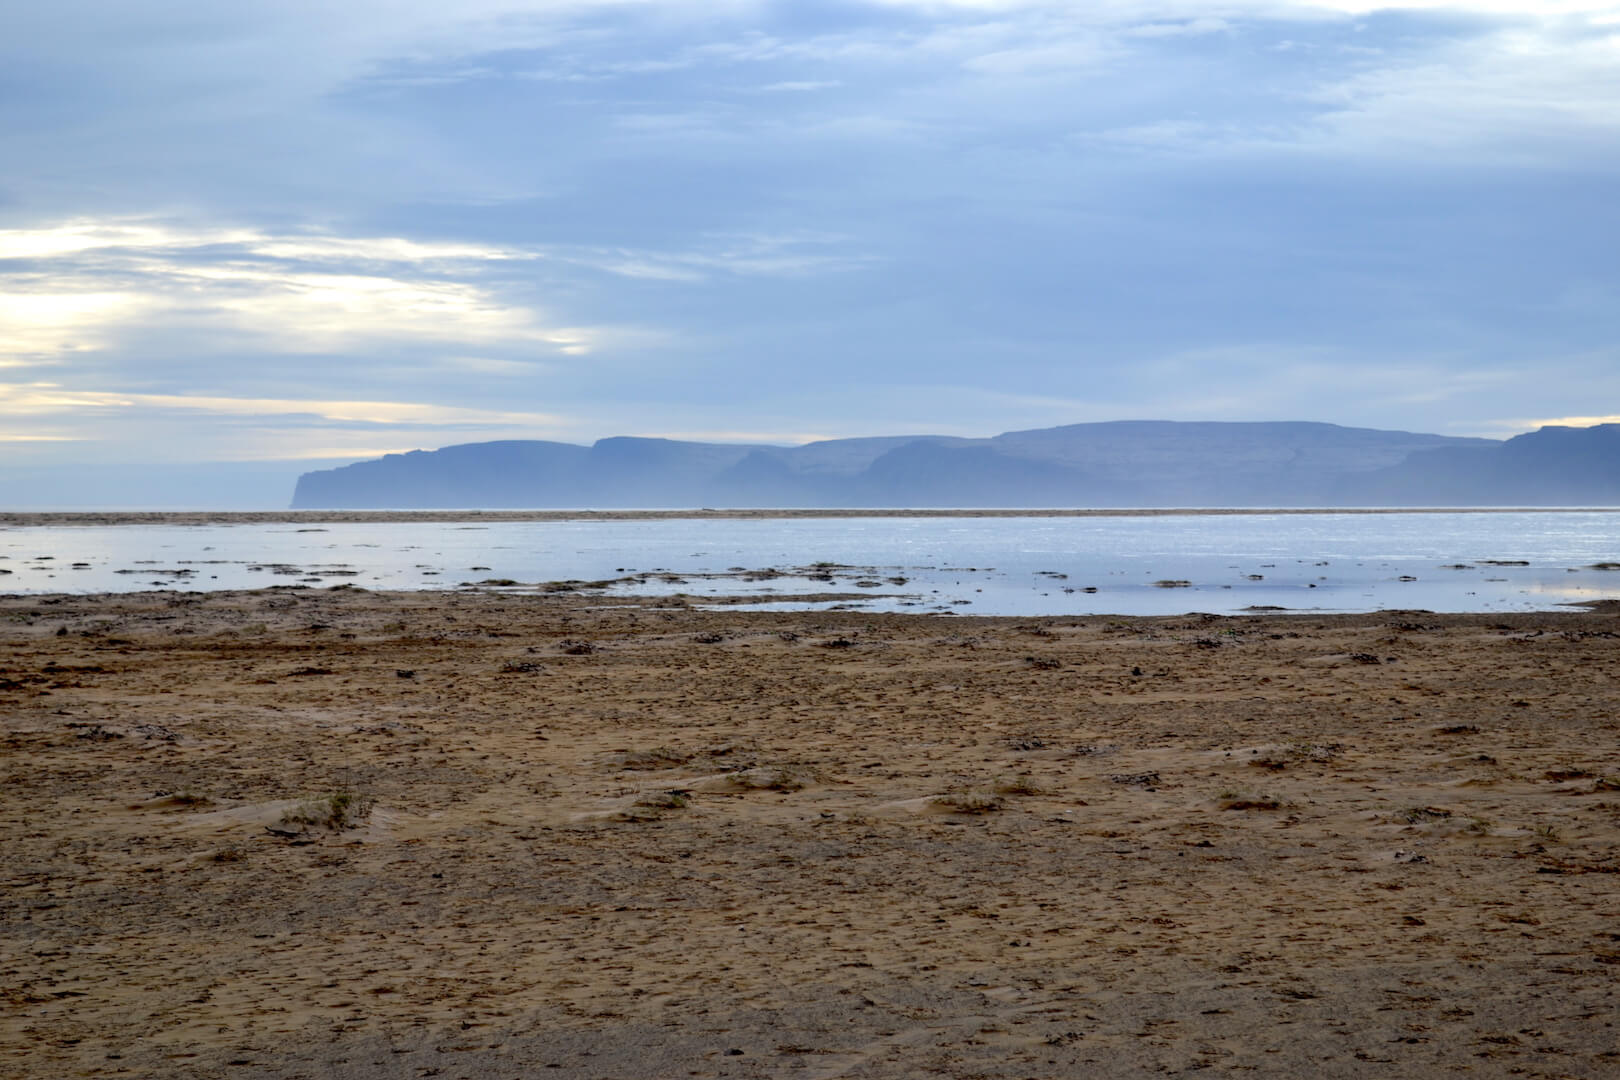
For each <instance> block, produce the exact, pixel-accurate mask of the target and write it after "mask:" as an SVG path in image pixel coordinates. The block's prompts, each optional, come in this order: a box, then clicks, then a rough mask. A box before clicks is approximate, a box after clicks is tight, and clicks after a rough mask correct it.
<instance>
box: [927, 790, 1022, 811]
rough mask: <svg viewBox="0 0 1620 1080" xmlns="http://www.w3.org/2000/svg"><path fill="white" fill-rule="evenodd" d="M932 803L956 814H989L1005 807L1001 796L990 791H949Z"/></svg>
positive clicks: (936, 796) (938, 796)
mask: <svg viewBox="0 0 1620 1080" xmlns="http://www.w3.org/2000/svg"><path fill="white" fill-rule="evenodd" d="M932 801H933V803H934V805H935V806H943V807H944V808H945V809H947V810H950V811H951V812H952V813H956V814H989V813H992V812H994V811H996V810H1000V809H1001V808H1002V806H1004V805H1005V804H1004V803H1003V802H1002V800H1001V797H1000V796H999V795H996V794H995V793H993V792H989V791H947V792H946V793H945V794H943V795H935V796H934V798H933V800H932Z"/></svg>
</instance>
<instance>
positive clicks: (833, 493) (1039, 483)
mask: <svg viewBox="0 0 1620 1080" xmlns="http://www.w3.org/2000/svg"><path fill="white" fill-rule="evenodd" d="M1617 451H1620V426H1616V425H1604V426H1602V427H1598V428H1580V429H1576V428H1543V429H1542V430H1540V431H1537V432H1533V433H1531V434H1528V435H1521V436H1519V437H1518V438H1515V439H1510V440H1508V441H1507V442H1498V441H1496V440H1492V439H1463V438H1452V437H1448V436H1443V435H1425V434H1415V433H1412V432H1404V431H1376V430H1371V429H1367V428H1347V427H1340V426H1338V425H1335V424H1316V423H1177V422H1171V421H1120V422H1115V423H1103V424H1072V425H1068V426H1065V427H1056V428H1044V429H1040V430H1035V431H1013V432H1007V433H1006V434H1003V435H997V436H995V437H994V438H988V439H963V438H955V437H950V436H937V435H896V436H883V437H877V438H863V439H832V440H827V441H824V442H817V443H810V444H808V445H805V446H796V447H783V446H759V445H755V446H746V445H736V444H729V443H728V444H716V443H696V442H682V441H678V440H674V439H642V438H624V437H620V438H611V439H602V440H601V441H599V442H597V443H595V444H594V445H592V446H588V447H586V446H575V445H572V444H569V443H556V442H540V441H534V442H528V441H505V442H489V443H469V444H465V445H461V446H450V447H445V448H444V449H442V450H433V451H423V450H418V451H413V452H411V453H409V454H390V455H388V456H387V457H384V458H380V459H377V460H374V461H363V462H359V463H357V464H354V465H348V466H344V467H343V468H338V469H328V470H323V471H320V472H311V473H306V474H304V475H303V476H302V477H300V478H299V481H298V486H297V490H296V492H295V494H294V496H293V507H294V508H296V509H337V508H353V509H365V508H421V509H427V508H451V509H456V508H461V509H468V508H490V509H495V508H517V507H692V506H717V507H718V506H728V507H749V506H759V507H764V506H809V507H839V506H848V507H861V506H942V507H967V506H983V507H1041V506H1049V507H1064V506H1331V505H1395V506H1401V505H1504V504H1521V505H1559V504H1596V503H1613V502H1620V453H1617Z"/></svg>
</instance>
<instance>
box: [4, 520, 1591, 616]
mask: <svg viewBox="0 0 1620 1080" xmlns="http://www.w3.org/2000/svg"><path fill="white" fill-rule="evenodd" d="M340 586H347V587H351V588H353V587H358V588H365V589H405V590H418V589H427V590H441V591H462V590H470V589H486V590H494V591H501V592H512V593H520V594H523V593H533V594H540V593H556V592H560V591H568V592H575V593H579V594H581V595H584V596H607V597H626V596H649V597H650V596H657V597H673V596H680V597H683V598H684V600H685V602H687V603H690V604H692V605H694V606H704V605H722V604H747V605H749V606H750V607H753V608H759V609H779V610H781V609H800V610H803V609H820V608H842V609H856V610H864V611H897V612H926V613H934V614H943V613H955V614H964V615H965V614H976V615H1017V616H1061V615H1095V614H1118V615H1161V614H1180V613H1184V612H1210V613H1214V614H1241V613H1245V612H1255V611H1293V612H1367V611H1378V610H1408V609H1423V610H1429V611H1436V612H1490V611H1502V612H1510V611H1539V610H1552V609H1559V608H1561V607H1564V606H1565V605H1571V604H1578V603H1582V602H1589V601H1595V600H1607V599H1620V513H1616V512H1613V511H1603V510H1569V511H1556V512H1535V511H1530V512H1526V511H1492V512H1479V511H1475V512H1467V513H1448V512H1400V511H1392V512H1380V513H1364V512H1362V513H1345V514H1337V513H1328V514H1288V513H1266V512H1255V513H1240V514H1229V515H1220V516H1212V515H1207V514H1199V513H1194V512H1189V513H1174V512H1172V513H1164V514H1159V515H1154V516H1139V515H1134V514H1133V515H1125V514H1122V515H1120V516H1092V517H1051V518H1043V517H982V516H963V517H928V518H906V517H852V518H808V519H806V518H786V519H782V518H758V519H742V520H738V519H713V518H703V519H669V518H661V519H655V520H600V519H596V520H568V521H539V522H536V521H527V522H520V521H487V522H475V521H464V522H410V523H388V524H378V523H367V524H359V523H348V524H320V525H311V524H294V523H279V524H265V523H234V524H202V525H197V524H192V525H181V524H159V525H151V524H140V525H88V526H87V525H68V526H60V525H50V526H11V527H4V528H0V592H4V593H13V594H43V593H81V594H88V593H102V592H132V591H140V590H171V591H180V592H197V591H212V590H219V589H256V588H266V587H283V588H305V589H328V588H333V587H340Z"/></svg>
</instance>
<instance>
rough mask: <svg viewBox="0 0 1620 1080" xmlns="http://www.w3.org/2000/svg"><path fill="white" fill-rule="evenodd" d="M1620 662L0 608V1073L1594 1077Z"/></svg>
mask: <svg viewBox="0 0 1620 1080" xmlns="http://www.w3.org/2000/svg"><path fill="white" fill-rule="evenodd" d="M661 604H662V605H665V606H660V605H661ZM1610 607H1611V608H1612V607H1613V605H1610ZM1617 631H1620V622H1617V619H1616V616H1615V614H1614V612H1613V611H1612V610H1604V611H1597V612H1592V613H1573V614H1565V613H1559V614H1541V615H1513V616H1497V615H1480V616H1458V615H1444V616H1443V615H1434V614H1430V613H1423V612H1395V613H1391V612H1384V613H1378V614H1371V615H1353V616H1337V617H1320V616H1256V617H1245V618H1214V617H1200V616H1185V617H1180V618H1105V617H1087V618H1079V619H1071V618H1048V619H1038V620H1018V619H990V618H970V617H926V616H893V615H887V616H886V615H874V614H863V613H855V612H797V613H766V612H759V611H749V610H743V609H730V610H722V611H708V612H703V611H696V610H692V609H690V608H687V607H685V606H684V605H682V604H681V603H680V602H678V601H662V602H660V601H652V602H647V603H645V604H643V605H638V604H635V603H607V602H604V601H601V600H599V599H587V598H582V597H578V596H569V595H559V596H532V595H530V596H500V595H489V594H483V593H458V594H444V593H368V592H364V591H361V590H352V589H342V588H339V589H274V590H265V591H260V592H241V593H214V594H181V593H142V594H124V595H118V596H99V597H96V596H89V597H86V596H67V597H62V596H49V597H4V598H0V738H3V739H4V740H5V750H4V754H3V756H0V762H3V765H4V773H5V775H4V781H5V786H4V789H3V790H4V796H3V802H0V820H3V835H4V836H5V838H6V843H5V846H4V850H5V863H4V866H3V867H0V884H3V888H0V924H3V926H4V928H5V930H4V934H3V935H0V1076H5V1077H19V1078H21V1077H30V1078H32V1077H42V1076H95V1077H100V1076H140V1077H148V1076H151V1077H183V1078H192V1077H221V1076H228V1077H255V1078H258V1077H264V1078H268V1077H294V1076H308V1077H338V1076H341V1077H367V1078H370V1077H377V1078H381V1077H414V1076H444V1077H478V1078H482V1077H520V1076H558V1077H582V1078H583V1077H646V1076H700V1077H708V1076H715V1077H718V1076H731V1077H777V1076H783V1077H817V1078H830V1077H845V1076H849V1077H899V1076H930V1075H936V1076H949V1077H966V1076H983V1077H1046V1076H1054V1077H1056V1076H1075V1077H1078V1076H1097V1075H1111V1076H1117V1075H1135V1074H1139V1073H1150V1072H1167V1073H1172V1074H1175V1073H1184V1072H1191V1071H1197V1070H1204V1069H1211V1070H1218V1071H1238V1072H1241V1073H1243V1074H1245V1075H1251V1076H1255V1075H1258V1076H1277V1077H1284V1076H1304V1075H1312V1076H1329V1077H1340V1076H1343V1077H1351V1076H1429V1075H1440V1074H1449V1073H1452V1072H1459V1073H1468V1074H1471V1075H1483V1076H1497V1075H1507V1074H1509V1073H1510V1072H1511V1073H1514V1074H1516V1075H1524V1076H1558V1077H1566V1076H1574V1077H1595V1076H1599V1075H1612V1074H1614V1073H1615V1072H1616V1071H1617V1070H1620V1030H1617V1029H1616V1028H1615V1027H1614V1026H1613V1025H1614V1023H1615V1018H1616V1016H1617V1014H1620V1008H1617V1005H1620V1002H1617V1000H1616V987H1617V985H1620V979H1617V975H1620V920H1617V918H1616V916H1617V915H1620V878H1616V877H1615V876H1614V875H1615V874H1616V873H1617V872H1620V742H1617V739H1616V733H1617V730H1620V643H1617V640H1616V637H1615V634H1616V632H1617ZM333 796H339V799H338V800H337V801H336V803H334V801H333ZM343 796H347V797H348V798H347V800H345V799H344V798H343ZM327 818H331V819H333V820H331V821H327V820H324V819H327Z"/></svg>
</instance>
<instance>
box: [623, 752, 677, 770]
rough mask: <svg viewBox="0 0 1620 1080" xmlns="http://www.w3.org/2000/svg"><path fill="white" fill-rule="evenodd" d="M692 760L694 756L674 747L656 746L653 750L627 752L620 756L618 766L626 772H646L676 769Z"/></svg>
mask: <svg viewBox="0 0 1620 1080" xmlns="http://www.w3.org/2000/svg"><path fill="white" fill-rule="evenodd" d="M690 760H692V755H691V754H688V753H685V752H684V751H681V750H677V749H675V748H674V747H673V746H655V747H653V748H652V749H651V750H627V751H625V752H624V753H621V754H620V755H619V756H618V766H619V768H620V769H623V770H626V771H635V772H645V771H652V770H656V769H674V768H677V767H679V766H681V765H685V764H686V763H687V762H688V761H690Z"/></svg>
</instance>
